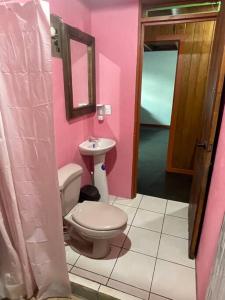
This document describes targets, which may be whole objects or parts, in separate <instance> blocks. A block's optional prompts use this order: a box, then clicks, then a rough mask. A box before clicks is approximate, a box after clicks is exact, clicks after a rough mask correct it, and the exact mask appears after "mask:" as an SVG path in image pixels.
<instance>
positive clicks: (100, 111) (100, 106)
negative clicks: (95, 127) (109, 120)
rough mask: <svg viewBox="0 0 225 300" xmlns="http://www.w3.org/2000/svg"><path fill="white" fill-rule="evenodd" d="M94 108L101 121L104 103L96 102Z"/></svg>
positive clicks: (103, 114) (103, 115)
mask: <svg viewBox="0 0 225 300" xmlns="http://www.w3.org/2000/svg"><path fill="white" fill-rule="evenodd" d="M96 109H97V119H98V120H99V121H103V120H104V117H105V105H104V104H97V105H96Z"/></svg>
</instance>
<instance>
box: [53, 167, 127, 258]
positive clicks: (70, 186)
mask: <svg viewBox="0 0 225 300" xmlns="http://www.w3.org/2000/svg"><path fill="white" fill-rule="evenodd" d="M82 173H83V169H82V167H81V166H79V165H77V164H68V165H65V166H64V167H62V168H60V169H59V170H58V181H59V190H60V196H61V201H62V215H63V218H64V224H66V226H67V227H68V229H69V236H70V239H71V241H73V242H74V243H73V247H74V248H75V249H76V250H77V251H78V252H80V253H81V254H83V255H86V256H89V257H92V258H103V257H105V256H106V255H107V254H108V253H109V251H110V245H109V240H110V239H111V238H113V237H116V236H118V235H119V234H121V233H122V232H123V231H124V230H125V229H126V226H127V220H128V217H127V214H126V213H125V212H124V211H122V210H121V209H120V208H118V207H115V206H113V205H110V204H108V203H105V202H101V199H100V201H98V202H95V201H84V202H82V203H78V200H79V194H80V186H81V175H82Z"/></svg>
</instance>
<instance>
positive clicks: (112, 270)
mask: <svg viewBox="0 0 225 300" xmlns="http://www.w3.org/2000/svg"><path fill="white" fill-rule="evenodd" d="M142 199H143V195H142V196H141V200H140V202H139V206H140V204H141V201H142ZM139 206H138V207H139ZM137 211H138V208H137V209H136V212H135V214H134V217H133V219H132V221H131V224H130V228H129V230H128V232H127V234H126V238H125V240H124V241H123V244H122V247H121V250H120V252H119V255H118V257H117V258H116V262H115V264H114V266H113V269H112V271H111V273H110V275H109V278H108V281H107V283H106V285H108V283H109V279H110V278H111V275H112V273H113V271H114V269H115V266H116V263H117V261H118V258H119V257H120V253H121V252H122V251H123V249H124V248H123V246H124V244H125V242H126V239H127V237H128V234H129V232H130V229H131V226H132V223H133V221H134V219H135V217H136V214H137ZM126 250H127V249H126ZM128 251H129V250H128Z"/></svg>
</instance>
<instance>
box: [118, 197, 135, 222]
mask: <svg viewBox="0 0 225 300" xmlns="http://www.w3.org/2000/svg"><path fill="white" fill-rule="evenodd" d="M113 205H115V206H116V207H119V208H121V209H122V210H123V211H125V213H126V214H127V215H128V222H127V224H128V225H131V223H132V221H133V219H134V216H135V214H136V211H137V208H135V207H130V206H127V205H120V204H116V203H115V202H114V204H113Z"/></svg>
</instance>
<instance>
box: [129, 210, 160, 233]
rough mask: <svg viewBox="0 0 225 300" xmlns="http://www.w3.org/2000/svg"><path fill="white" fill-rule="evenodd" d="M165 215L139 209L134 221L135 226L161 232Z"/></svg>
mask: <svg viewBox="0 0 225 300" xmlns="http://www.w3.org/2000/svg"><path fill="white" fill-rule="evenodd" d="M163 218H164V215H163V214H158V213H155V212H152V211H147V210H142V209H138V211H137V214H136V216H135V218H134V220H133V223H132V224H133V226H136V227H141V228H144V229H149V230H153V231H157V232H161V230H162V225H163Z"/></svg>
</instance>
